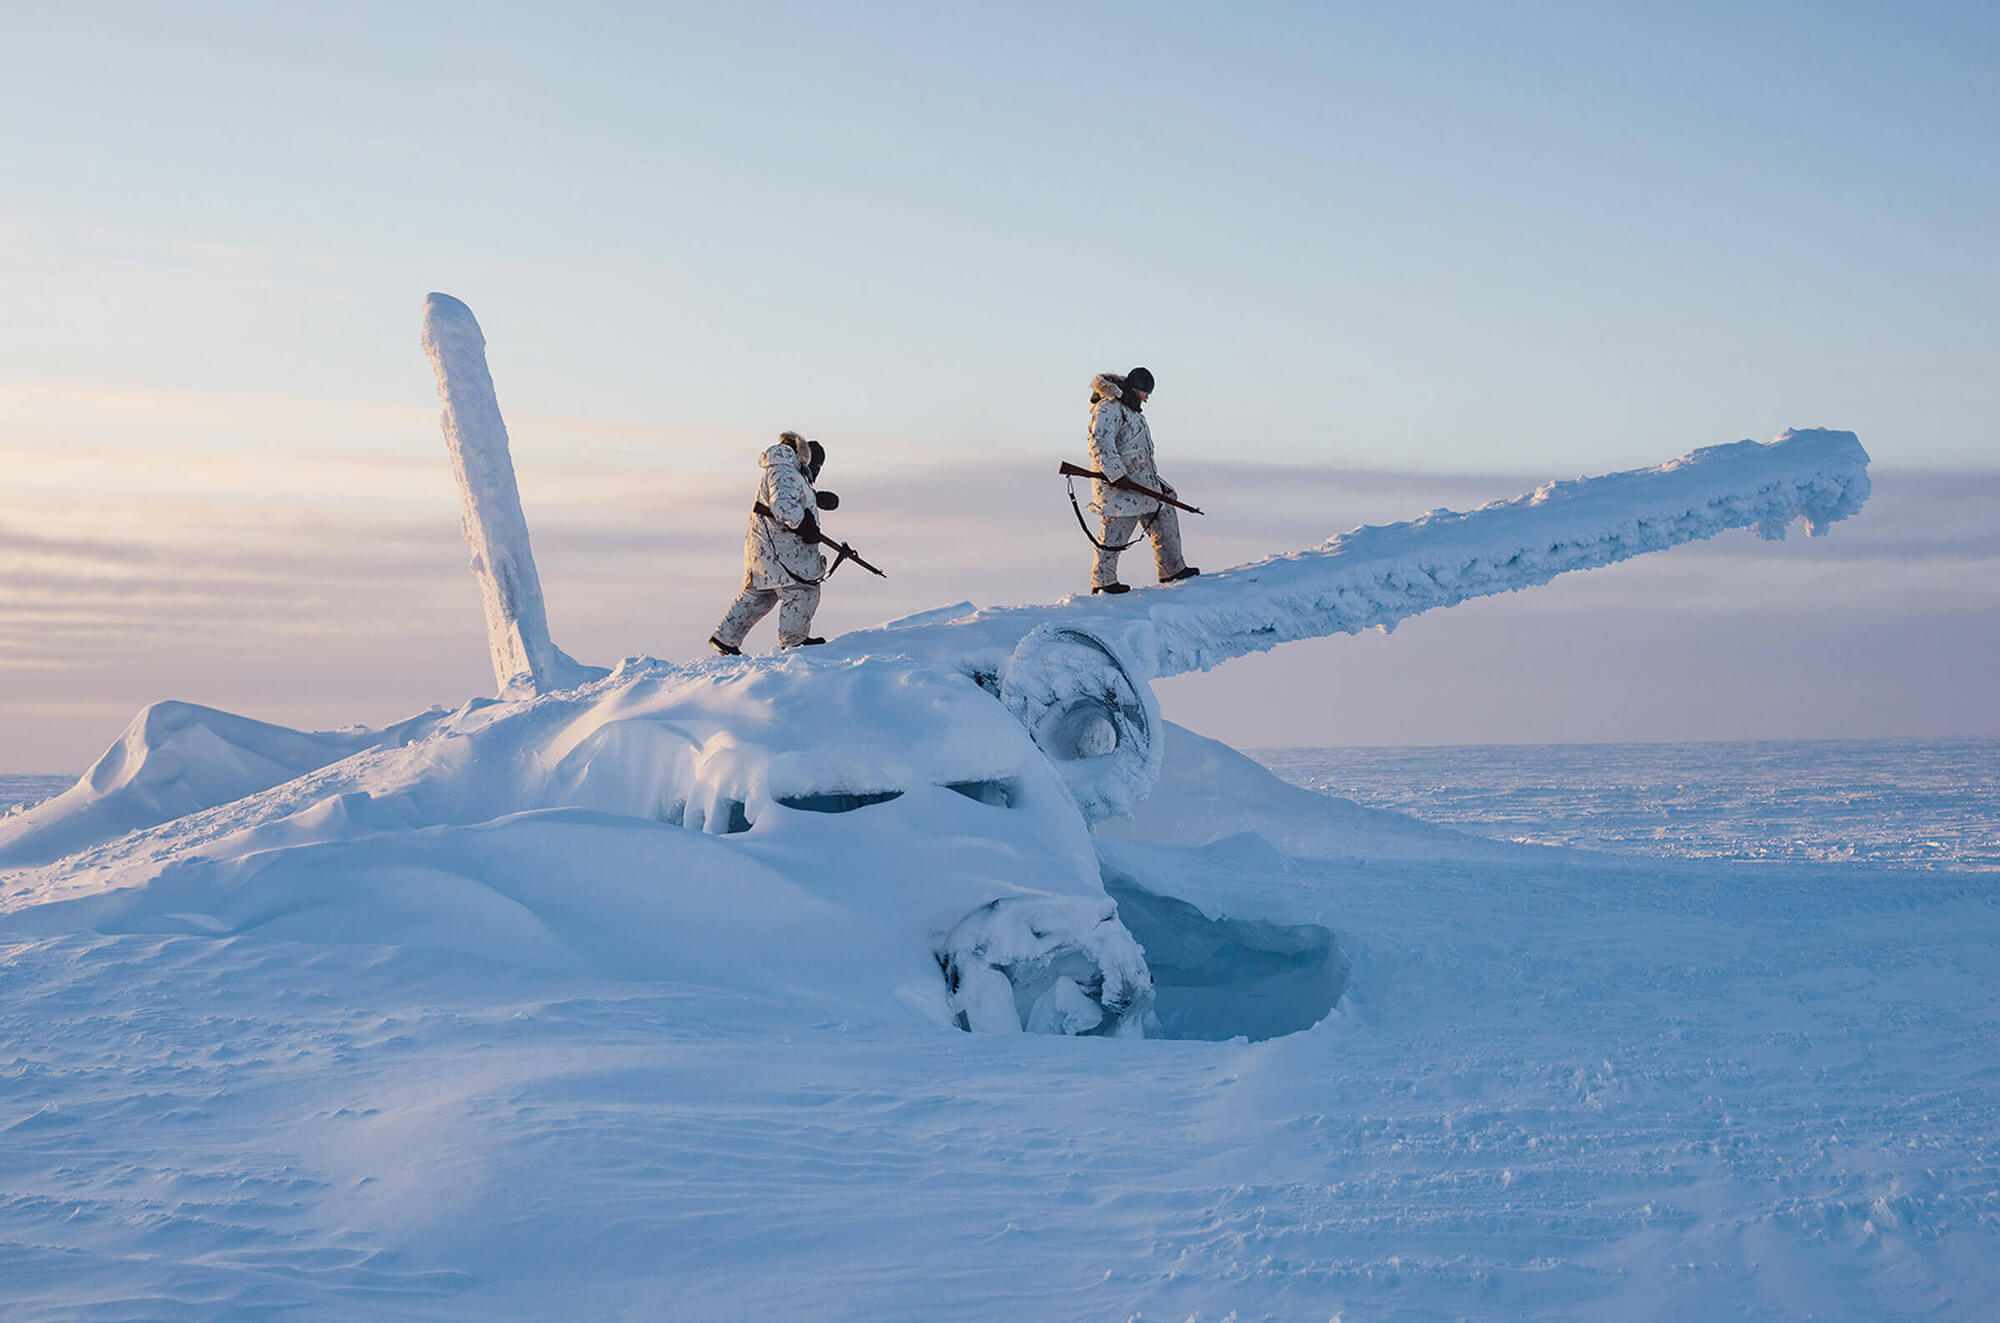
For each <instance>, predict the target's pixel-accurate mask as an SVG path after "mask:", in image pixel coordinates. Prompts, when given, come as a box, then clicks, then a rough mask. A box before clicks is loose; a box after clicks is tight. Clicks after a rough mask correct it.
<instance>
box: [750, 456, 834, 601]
mask: <svg viewBox="0 0 2000 1323" xmlns="http://www.w3.org/2000/svg"><path fill="white" fill-rule="evenodd" d="M757 463H758V464H759V465H760V466H761V467H762V468H763V470H764V474H763V477H761V478H760V479H758V482H757V500H758V501H761V502H762V503H763V504H764V505H765V506H766V507H768V508H769V509H770V511H771V513H772V514H773V515H775V516H776V518H775V519H766V518H765V517H764V516H763V515H760V514H757V513H755V512H754V511H753V512H752V514H751V515H750V531H749V533H748V534H747V535H745V537H744V539H743V586H744V587H746V588H796V587H800V586H802V585H800V583H799V580H800V579H807V580H816V579H818V578H819V577H820V576H821V575H822V574H824V573H826V558H825V557H823V556H821V555H820V553H819V548H818V547H815V546H811V545H809V544H808V543H807V542H806V541H805V540H804V539H803V538H801V537H800V536H799V535H798V534H797V533H796V532H794V531H793V530H794V529H796V528H797V527H798V526H799V524H800V523H801V522H803V521H804V519H805V517H806V516H807V515H808V514H812V515H814V516H815V518H817V514H816V512H817V510H818V509H819V498H818V497H817V496H816V495H815V494H814V493H813V486H812V480H811V479H810V478H808V477H807V476H806V470H805V466H804V465H803V464H801V463H800V462H799V456H798V452H797V451H795V450H793V449H792V447H791V446H790V445H789V444H787V443H786V442H783V441H780V442H779V443H778V444H777V445H774V446H771V447H769V448H768V449H766V450H765V451H764V453H763V454H762V455H759V456H758V457H757ZM787 571H789V573H787Z"/></svg>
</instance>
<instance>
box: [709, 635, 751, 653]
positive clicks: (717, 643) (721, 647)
mask: <svg viewBox="0 0 2000 1323" xmlns="http://www.w3.org/2000/svg"><path fill="white" fill-rule="evenodd" d="M708 646H709V647H711V648H714V649H715V650H716V651H717V652H719V653H721V654H722V655H723V656H725V657H741V656H742V655H743V649H741V648H736V647H731V646H730V645H729V644H727V643H724V642H723V641H722V640H721V639H719V638H717V637H715V635H713V634H710V635H709V636H708Z"/></svg>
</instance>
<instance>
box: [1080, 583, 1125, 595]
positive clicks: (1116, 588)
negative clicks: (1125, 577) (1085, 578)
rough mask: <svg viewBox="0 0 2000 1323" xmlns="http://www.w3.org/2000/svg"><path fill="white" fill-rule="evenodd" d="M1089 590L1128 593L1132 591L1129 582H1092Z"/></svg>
mask: <svg viewBox="0 0 2000 1323" xmlns="http://www.w3.org/2000/svg"><path fill="white" fill-rule="evenodd" d="M1090 591H1091V592H1093V593H1114V594H1116V593H1129V592H1131V591H1132V585H1131V584H1129V583H1107V584H1092V585H1091V586H1090Z"/></svg>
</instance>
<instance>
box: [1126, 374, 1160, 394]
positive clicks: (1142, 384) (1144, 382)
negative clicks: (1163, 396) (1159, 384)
mask: <svg viewBox="0 0 2000 1323" xmlns="http://www.w3.org/2000/svg"><path fill="white" fill-rule="evenodd" d="M1125 389H1126V390H1142V391H1145V392H1146V393H1147V394H1148V395H1150V394H1152V393H1153V374H1152V373H1150V372H1148V371H1147V370H1146V369H1144V368H1133V369H1132V370H1131V371H1130V372H1127V373H1126V374H1125Z"/></svg>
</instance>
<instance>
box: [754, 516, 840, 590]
mask: <svg viewBox="0 0 2000 1323" xmlns="http://www.w3.org/2000/svg"><path fill="white" fill-rule="evenodd" d="M750 513H751V514H758V515H762V516H764V518H766V519H768V520H770V521H771V522H772V523H774V524H776V525H777V526H778V527H779V528H782V529H784V530H785V531H786V532H787V533H794V534H795V533H797V532H798V530H797V529H795V528H792V527H790V526H788V525H787V524H786V523H785V521H784V520H782V519H780V518H778V516H777V515H776V514H775V513H773V512H772V510H771V507H770V506H768V505H766V504H764V503H763V502H762V501H758V502H757V503H756V504H755V505H753V506H751V507H750ZM771 559H772V560H774V561H776V562H777V563H778V568H779V569H781V570H783V571H784V572H785V573H786V575H787V576H789V577H790V578H791V580H792V581H793V582H794V583H797V584H800V585H802V586H803V587H807V588H817V587H819V586H820V585H821V584H823V583H825V582H826V581H827V580H828V579H831V578H832V577H833V572H834V571H835V570H837V569H839V568H840V563H841V562H842V561H844V560H846V559H847V548H846V547H844V546H843V547H839V548H837V549H836V550H835V551H834V554H833V564H831V565H829V566H827V567H826V573H824V574H822V575H820V576H819V577H818V578H817V579H808V578H806V576H805V575H803V574H799V573H796V572H794V571H793V569H792V567H791V566H789V565H787V564H785V558H784V557H783V556H780V555H779V554H778V549H777V548H776V547H773V548H771Z"/></svg>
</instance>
